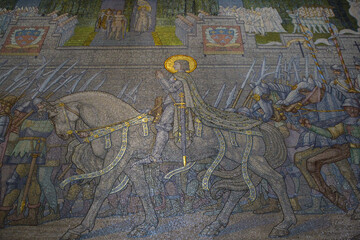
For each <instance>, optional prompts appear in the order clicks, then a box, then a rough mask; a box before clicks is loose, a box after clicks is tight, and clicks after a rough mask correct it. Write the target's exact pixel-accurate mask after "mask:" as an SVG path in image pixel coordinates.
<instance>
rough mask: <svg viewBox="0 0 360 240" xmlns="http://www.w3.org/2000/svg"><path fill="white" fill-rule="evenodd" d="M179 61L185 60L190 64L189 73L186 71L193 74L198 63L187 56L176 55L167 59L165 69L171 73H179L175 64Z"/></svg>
mask: <svg viewBox="0 0 360 240" xmlns="http://www.w3.org/2000/svg"><path fill="white" fill-rule="evenodd" d="M177 60H185V61H188V63H189V68H190V70H189V71H186V72H187V73H191V72H193V71H194V70H195V69H196V67H197V62H196V60H195V59H194V58H192V57H190V56H186V55H174V56H171V57H169V58H168V59H166V61H165V62H164V66H165V69H166V70H167V71H168V72H170V73H176V72H177V71H176V70H175V69H174V63H175V61H177Z"/></svg>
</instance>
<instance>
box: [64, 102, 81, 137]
mask: <svg viewBox="0 0 360 240" xmlns="http://www.w3.org/2000/svg"><path fill="white" fill-rule="evenodd" d="M59 107H61V108H62V110H63V114H64V117H65V121H66V124H67V125H68V127H69V130H68V131H67V132H66V133H67V134H68V135H74V136H75V138H76V139H77V140H78V141H79V142H80V143H84V141H83V140H82V139H81V138H80V137H79V135H78V134H77V131H74V130H73V129H72V127H71V124H70V121H69V116H68V114H67V111H69V112H71V113H72V114H75V115H76V116H78V117H79V118H80V114H79V113H77V112H76V111H74V110H73V109H71V108H69V107H68V106H66V105H65V103H59ZM66 110H67V111H66Z"/></svg>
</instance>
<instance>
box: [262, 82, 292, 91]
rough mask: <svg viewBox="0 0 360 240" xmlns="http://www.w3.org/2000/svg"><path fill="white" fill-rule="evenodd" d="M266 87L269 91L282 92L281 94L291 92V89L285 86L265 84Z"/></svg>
mask: <svg viewBox="0 0 360 240" xmlns="http://www.w3.org/2000/svg"><path fill="white" fill-rule="evenodd" d="M267 85H268V87H269V89H270V90H271V91H276V92H282V93H289V92H291V87H290V86H288V85H285V84H280V83H267Z"/></svg>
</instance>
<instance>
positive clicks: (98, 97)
mask: <svg viewBox="0 0 360 240" xmlns="http://www.w3.org/2000/svg"><path fill="white" fill-rule="evenodd" d="M84 100H85V101H86V102H88V103H90V102H93V103H99V102H103V101H104V100H105V101H106V102H107V103H108V104H111V105H113V106H119V107H126V108H132V109H133V110H135V111H136V109H135V108H133V107H132V106H131V105H130V104H128V103H126V102H124V101H123V100H121V99H120V98H117V97H116V96H114V95H112V94H111V93H107V92H102V91H85V92H78V93H72V94H70V95H66V96H64V97H61V98H60V99H58V100H56V102H63V103H68V102H77V101H84Z"/></svg>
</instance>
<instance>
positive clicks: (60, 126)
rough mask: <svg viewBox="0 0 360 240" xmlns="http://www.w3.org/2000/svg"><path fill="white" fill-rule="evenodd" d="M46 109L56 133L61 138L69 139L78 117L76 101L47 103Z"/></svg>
mask: <svg viewBox="0 0 360 240" xmlns="http://www.w3.org/2000/svg"><path fill="white" fill-rule="evenodd" d="M46 111H47V112H48V114H49V118H50V119H51V121H52V122H53V124H54V126H55V130H56V134H57V135H58V136H59V137H61V138H62V139H65V140H67V139H69V137H70V136H71V135H72V131H73V130H74V129H75V123H76V121H77V120H78V119H79V118H80V114H79V110H78V109H77V107H76V103H69V104H65V103H62V102H60V103H56V102H55V103H49V104H47V106H46Z"/></svg>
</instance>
